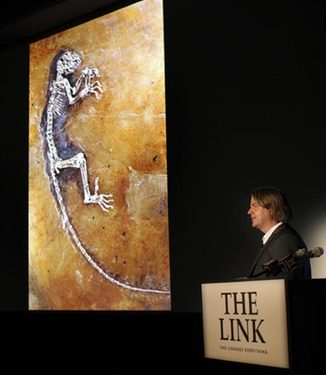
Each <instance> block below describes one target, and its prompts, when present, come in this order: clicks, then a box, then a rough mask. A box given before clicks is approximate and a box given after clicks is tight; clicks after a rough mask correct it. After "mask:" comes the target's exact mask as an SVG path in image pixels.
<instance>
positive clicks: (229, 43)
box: [0, 0, 326, 312]
mask: <svg viewBox="0 0 326 375" xmlns="http://www.w3.org/2000/svg"><path fill="white" fill-rule="evenodd" d="M68 2H69V1H68ZM123 3H124V4H126V3H128V2H126V1H125V2H123ZM59 18H60V17H59V16H58V25H59V24H60V19H59ZM43 22H44V19H43ZM164 22H165V53H166V104H167V142H168V143H167V145H168V178H169V216H170V219H169V220H170V253H171V283H172V308H173V310H174V311H176V312H191V311H192V312H196V311H197V312H199V311H200V309H201V302H200V298H201V295H200V285H201V283H202V282H211V281H220V280H225V279H228V280H230V279H231V280H232V279H233V278H235V277H239V276H244V275H246V274H247V272H248V270H249V268H250V265H251V262H252V261H253V259H254V257H255V254H256V252H257V250H258V247H259V241H260V238H261V234H260V233H258V232H254V231H253V230H252V229H251V228H250V222H249V218H248V217H247V214H246V212H247V209H248V204H249V198H250V191H251V190H252V189H253V188H255V187H257V186H261V185H276V186H278V187H280V188H281V189H283V190H284V191H285V192H286V193H287V194H288V197H289V201H290V204H291V205H292V208H293V211H294V220H293V226H294V227H296V228H297V229H298V230H299V231H301V233H302V234H303V235H305V234H309V233H308V229H307V228H308V227H309V223H310V222H311V221H313V220H315V219H316V217H318V215H320V213H323V212H324V211H325V207H326V177H325V156H324V154H325V152H324V144H325V141H324V139H325V138H324V137H323V136H322V132H323V130H324V127H325V124H326V106H325V94H324V92H325V87H326V55H325V52H326V43H325V13H324V8H323V2H322V0H319V1H318V0H316V1H309V0H303V1H300V2H298V1H287V0H283V1H271V0H267V1H262V2H256V1H255V2H253V1H245V2H244V1H241V0H236V1H235V0H234V1H212V0H177V1H175V0H165V1H164ZM0 33H1V30H0ZM32 39H33V40H34V39H35V35H34V36H33V37H30V38H29V39H28V38H27V39H26V38H25V39H24V38H23V37H22V38H21V39H20V40H17V41H16V42H15V43H11V45H10V46H6V47H5V48H2V50H1V51H0V72H1V74H0V80H1V94H0V95H1V96H0V103H1V104H0V105H1V124H2V142H1V143H2V146H1V147H0V149H1V168H2V179H1V181H2V183H1V196H2V207H3V210H2V216H3V220H2V221H3V224H2V226H1V232H2V239H3V241H2V242H3V244H2V246H1V247H2V249H1V254H2V255H1V258H0V262H1V272H0V285H1V289H0V293H1V301H0V303H1V308H3V309H9V310H12V309H13V310H16V309H18V310H24V309H27V284H28V280H27V258H28V254H27V251H28V250H27V238H28V233H27V223H28V219H27V215H28V214H27V213H28V195H27V191H28V159H27V158H28V41H29V40H32ZM312 245H318V244H312Z"/></svg>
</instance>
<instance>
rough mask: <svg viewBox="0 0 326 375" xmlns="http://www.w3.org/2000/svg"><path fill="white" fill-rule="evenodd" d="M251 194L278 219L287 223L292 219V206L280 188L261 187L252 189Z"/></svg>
mask: <svg viewBox="0 0 326 375" xmlns="http://www.w3.org/2000/svg"><path fill="white" fill-rule="evenodd" d="M251 196H252V197H253V198H254V199H255V200H256V201H257V203H258V204H259V205H260V206H261V207H264V208H267V209H268V210H270V211H271V213H272V215H273V217H274V219H275V220H276V221H278V222H280V221H282V222H284V223H286V222H288V221H290V220H291V215H292V213H291V209H290V206H289V204H288V202H287V198H286V196H285V195H284V193H282V192H281V190H280V189H278V188H276V187H273V186H267V187H261V188H258V189H256V190H254V191H252V193H251Z"/></svg>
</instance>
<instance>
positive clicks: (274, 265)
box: [262, 246, 324, 276]
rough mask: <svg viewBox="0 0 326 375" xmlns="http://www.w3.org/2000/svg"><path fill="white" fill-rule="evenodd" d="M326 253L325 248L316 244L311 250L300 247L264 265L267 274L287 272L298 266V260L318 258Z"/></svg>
mask: <svg viewBox="0 0 326 375" xmlns="http://www.w3.org/2000/svg"><path fill="white" fill-rule="evenodd" d="M323 254H324V249H323V248H321V247H319V246H316V247H313V248H312V249H310V250H307V249H299V250H297V251H296V252H295V253H293V254H290V255H286V256H285V257H283V258H280V259H272V260H270V261H268V262H266V263H264V264H263V265H262V267H263V270H264V273H265V274H267V275H270V274H272V275H274V276H276V275H278V274H279V273H280V272H281V271H285V272H286V273H288V272H291V271H293V270H294V269H295V268H297V266H298V261H300V260H302V259H306V258H318V257H320V256H321V255H323Z"/></svg>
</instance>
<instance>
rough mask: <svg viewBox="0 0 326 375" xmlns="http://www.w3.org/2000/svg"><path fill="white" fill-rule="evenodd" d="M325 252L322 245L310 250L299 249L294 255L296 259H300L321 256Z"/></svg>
mask: <svg viewBox="0 0 326 375" xmlns="http://www.w3.org/2000/svg"><path fill="white" fill-rule="evenodd" d="M323 254H324V249H323V248H322V247H320V246H316V247H313V248H312V249H310V250H307V249H299V250H297V251H296V252H295V253H294V254H292V256H293V258H294V259H296V260H299V259H304V258H319V257H320V256H321V255H323Z"/></svg>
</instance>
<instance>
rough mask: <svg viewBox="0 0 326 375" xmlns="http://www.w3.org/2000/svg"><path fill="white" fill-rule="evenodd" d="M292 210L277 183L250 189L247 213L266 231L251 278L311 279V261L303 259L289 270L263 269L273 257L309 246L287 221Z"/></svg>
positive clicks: (252, 220)
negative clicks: (265, 271) (268, 271)
mask: <svg viewBox="0 0 326 375" xmlns="http://www.w3.org/2000/svg"><path fill="white" fill-rule="evenodd" d="M290 213H291V210H290V208H289V206H288V204H287V201H286V198H285V196H284V194H283V193H282V192H281V191H280V190H279V189H277V188H275V187H263V188H259V189H256V190H254V191H253V192H252V193H251V199H250V208H249V210H248V215H249V216H250V217H251V225H252V227H253V228H256V229H259V230H260V231H262V232H263V233H264V236H263V239H262V240H263V244H262V248H261V250H260V252H259V253H258V255H257V257H256V259H255V261H254V263H253V266H252V268H251V271H250V274H249V277H250V278H273V277H283V278H286V279H311V268H310V261H309V259H308V258H305V259H300V260H299V261H298V262H297V267H296V268H294V269H292V270H291V271H287V270H286V269H285V268H284V267H277V268H276V271H275V272H272V273H270V274H268V273H267V274H266V273H264V269H263V267H262V265H263V264H266V263H267V262H269V261H272V260H279V259H281V258H282V257H285V256H288V255H291V254H293V253H295V252H296V251H297V250H298V249H303V248H305V249H306V245H305V243H304V241H303V240H302V238H301V236H300V235H299V234H298V233H297V232H296V231H295V230H294V229H293V228H292V227H291V226H290V225H289V224H288V223H287V222H288V221H289V219H290Z"/></svg>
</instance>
